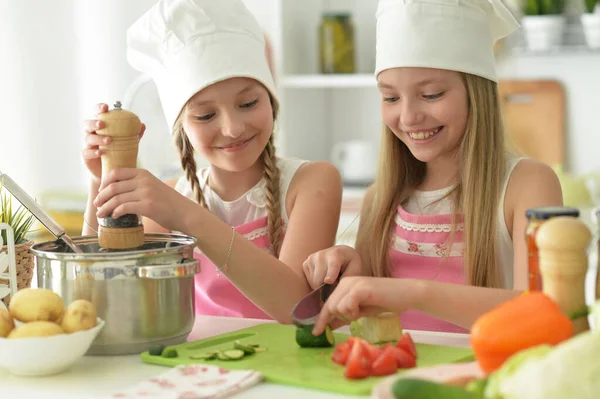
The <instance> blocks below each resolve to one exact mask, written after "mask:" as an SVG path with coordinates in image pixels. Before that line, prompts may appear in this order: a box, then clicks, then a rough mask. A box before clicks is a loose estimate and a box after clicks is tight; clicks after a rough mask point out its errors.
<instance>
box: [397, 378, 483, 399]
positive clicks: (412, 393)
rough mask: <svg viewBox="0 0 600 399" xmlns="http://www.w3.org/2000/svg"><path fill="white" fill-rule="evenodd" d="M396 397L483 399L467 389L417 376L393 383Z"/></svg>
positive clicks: (408, 398) (410, 398) (411, 398)
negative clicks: (417, 377)
mask: <svg viewBox="0 0 600 399" xmlns="http://www.w3.org/2000/svg"><path fill="white" fill-rule="evenodd" d="M392 394H393V395H394V398H396V399H481V398H482V396H480V395H477V394H475V393H473V392H469V391H467V390H466V389H463V388H460V387H457V386H452V385H444V384H438V383H436V382H432V381H426V380H420V379H415V378H399V379H398V380H396V381H395V382H394V384H392Z"/></svg>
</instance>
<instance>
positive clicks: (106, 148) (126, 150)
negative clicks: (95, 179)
mask: <svg viewBox="0 0 600 399" xmlns="http://www.w3.org/2000/svg"><path fill="white" fill-rule="evenodd" d="M98 119H100V120H102V121H104V126H105V127H104V128H103V129H99V130H97V131H96V133H97V134H99V135H101V136H110V137H111V138H112V140H111V142H110V143H109V144H106V145H101V146H100V150H101V151H102V156H101V162H102V176H106V175H107V174H108V173H109V172H110V171H111V170H113V169H115V168H135V167H136V166H137V156H138V147H139V134H140V129H141V122H140V119H139V118H138V116H137V115H136V114H134V113H133V112H131V111H127V110H124V109H122V108H121V102H120V101H117V102H116V103H115V105H114V109H112V110H110V111H108V112H105V113H102V114H100V115H98ZM98 227H99V228H98V244H99V245H100V247H102V248H106V249H131V248H136V247H139V246H141V245H143V244H144V227H143V226H142V222H141V219H140V217H139V216H138V215H123V216H121V217H120V218H118V219H113V218H112V217H110V216H107V217H104V218H101V219H98Z"/></svg>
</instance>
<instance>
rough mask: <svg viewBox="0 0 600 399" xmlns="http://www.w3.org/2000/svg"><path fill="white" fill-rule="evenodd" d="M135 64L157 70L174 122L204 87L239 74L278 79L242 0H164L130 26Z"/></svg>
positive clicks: (270, 85) (270, 83)
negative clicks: (272, 70)
mask: <svg viewBox="0 0 600 399" xmlns="http://www.w3.org/2000/svg"><path fill="white" fill-rule="evenodd" d="M127 60H128V61H129V64H130V65H131V66H132V67H133V68H135V69H137V70H139V71H141V72H144V73H147V74H149V75H150V76H152V79H153V80H154V82H155V84H156V88H157V91H158V94H159V97H160V101H161V104H162V108H163V111H164V114H165V117H166V120H167V123H168V126H169V127H170V128H172V127H173V125H174V123H175V121H176V119H177V117H178V116H179V114H180V113H181V110H182V109H183V107H184V106H185V104H186V103H187V102H188V100H189V99H190V98H191V97H193V96H194V94H196V93H197V92H198V91H200V90H202V89H203V88H205V87H207V86H210V85H212V84H214V83H217V82H220V81H223V80H225V79H229V78H233V77H247V78H252V79H255V80H257V81H258V82H260V83H262V84H263V85H264V86H265V87H266V88H267V90H269V92H270V93H271V96H272V97H273V99H274V100H275V101H277V99H276V92H275V83H274V80H273V76H272V74H271V70H270V69H269V65H268V63H267V58H266V56H265V39H264V34H263V32H262V31H261V29H260V27H259V25H258V22H257V21H256V19H255V18H254V16H253V15H252V14H251V13H250V11H249V10H248V9H247V8H246V6H245V5H244V3H243V2H242V1H241V0H160V1H158V3H157V4H155V5H154V6H153V7H152V8H151V9H150V10H149V11H147V12H146V13H145V14H144V15H142V16H141V17H140V18H139V19H138V20H137V21H136V22H135V23H134V24H133V25H132V26H131V27H130V28H129V29H128V31H127Z"/></svg>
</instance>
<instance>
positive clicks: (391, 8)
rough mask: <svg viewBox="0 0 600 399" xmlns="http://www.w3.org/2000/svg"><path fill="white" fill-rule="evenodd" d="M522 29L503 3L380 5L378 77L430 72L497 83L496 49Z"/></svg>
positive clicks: (405, 0)
mask: <svg viewBox="0 0 600 399" xmlns="http://www.w3.org/2000/svg"><path fill="white" fill-rule="evenodd" d="M518 27H519V24H518V23H517V21H516V20H515V18H514V17H513V15H512V14H511V13H510V11H509V10H508V9H507V8H506V7H505V6H504V4H502V2H501V0H380V1H379V5H378V8H377V50H376V52H377V56H376V66H375V76H377V75H379V73H380V72H381V71H383V70H385V69H389V68H396V67H425V68H427V67H428V68H437V69H448V70H453V71H458V72H466V73H470V74H473V75H478V76H482V77H484V78H487V79H490V80H493V81H495V82H497V81H498V77H497V74H496V60H495V56H494V44H495V43H496V41H497V40H498V39H501V38H503V37H505V36H508V35H509V34H510V33H512V32H513V31H515V30H516V29H517V28H518Z"/></svg>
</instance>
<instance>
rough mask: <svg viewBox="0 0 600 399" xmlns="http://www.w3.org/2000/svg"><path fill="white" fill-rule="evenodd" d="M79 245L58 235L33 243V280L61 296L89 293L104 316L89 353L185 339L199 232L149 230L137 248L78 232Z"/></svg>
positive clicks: (136, 349)
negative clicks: (108, 246)
mask: <svg viewBox="0 0 600 399" xmlns="http://www.w3.org/2000/svg"><path fill="white" fill-rule="evenodd" d="M73 241H74V242H75V244H76V245H77V246H79V247H80V248H81V249H82V250H83V253H73V252H72V251H71V250H70V249H69V248H68V247H67V245H66V244H65V243H64V242H62V241H59V240H57V241H48V242H43V243H38V244H35V245H33V246H32V247H31V251H32V252H33V253H34V255H35V264H36V267H37V281H38V286H39V287H41V288H48V289H51V290H52V291H54V292H56V293H57V294H59V295H60V296H61V297H62V298H63V299H64V301H65V303H66V304H68V303H70V302H72V301H73V300H76V299H87V300H89V301H91V302H92V303H94V304H95V306H96V309H97V311H98V317H100V318H101V319H103V320H104V321H105V322H106V324H105V326H104V328H103V329H102V331H101V332H100V334H99V335H98V337H97V338H96V340H95V341H94V343H93V344H92V346H91V347H90V350H89V351H88V353H87V354H88V355H124V354H135V353H141V352H143V351H145V350H147V349H148V348H149V347H150V346H151V345H153V344H164V345H173V344H178V343H182V342H185V340H186V339H187V336H188V334H189V333H190V331H191V330H192V327H193V324H194V316H195V309H194V307H195V305H194V275H195V274H196V273H199V272H200V263H199V261H197V260H195V259H194V257H193V250H194V247H195V246H196V239H195V238H193V237H188V236H183V235H175V234H146V239H145V243H144V245H143V246H141V247H138V248H136V249H135V250H126V251H123V250H120V251H114V250H105V249H103V248H100V246H99V245H98V237H95V236H84V237H75V238H73Z"/></svg>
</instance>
